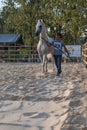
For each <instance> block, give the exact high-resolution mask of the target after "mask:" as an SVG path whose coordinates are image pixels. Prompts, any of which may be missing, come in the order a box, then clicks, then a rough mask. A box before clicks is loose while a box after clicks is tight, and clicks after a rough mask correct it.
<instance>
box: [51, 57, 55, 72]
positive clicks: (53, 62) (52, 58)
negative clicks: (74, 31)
mask: <svg viewBox="0 0 87 130" xmlns="http://www.w3.org/2000/svg"><path fill="white" fill-rule="evenodd" d="M51 60H52V68H53V72H54V71H55V66H54V64H55V61H54V57H53V55H52V57H51Z"/></svg>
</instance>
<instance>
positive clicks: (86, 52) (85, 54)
mask: <svg viewBox="0 0 87 130" xmlns="http://www.w3.org/2000/svg"><path fill="white" fill-rule="evenodd" d="M82 59H83V63H84V64H85V66H86V67H87V42H86V43H85V44H84V45H83V47H82Z"/></svg>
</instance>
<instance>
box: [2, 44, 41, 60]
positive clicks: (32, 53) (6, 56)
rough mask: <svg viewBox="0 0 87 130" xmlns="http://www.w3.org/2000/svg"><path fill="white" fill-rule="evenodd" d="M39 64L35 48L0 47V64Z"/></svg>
mask: <svg viewBox="0 0 87 130" xmlns="http://www.w3.org/2000/svg"><path fill="white" fill-rule="evenodd" d="M19 61H22V62H39V61H40V60H39V57H38V53H37V50H36V48H35V46H32V47H31V46H21V47H19V46H4V47H3V46H0V62H19Z"/></svg>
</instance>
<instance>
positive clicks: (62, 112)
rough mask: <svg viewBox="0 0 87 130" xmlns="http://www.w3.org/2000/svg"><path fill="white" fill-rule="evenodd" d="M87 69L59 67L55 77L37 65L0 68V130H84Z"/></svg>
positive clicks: (2, 65)
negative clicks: (59, 73)
mask: <svg viewBox="0 0 87 130" xmlns="http://www.w3.org/2000/svg"><path fill="white" fill-rule="evenodd" d="M86 86H87V69H86V68H85V67H84V65H83V64H81V63H79V64H74V63H72V64H63V65H62V74H61V75H60V76H59V77H58V76H55V73H54V72H52V70H51V65H49V73H47V74H42V73H41V64H30V63H5V64H2V63H1V64H0V101H1V102H0V130H2V129H3V130H9V129H12V130H86V128H87V127H86V126H87V114H86V113H87V107H86V105H87V103H86V98H87V96H86V93H87V88H86Z"/></svg>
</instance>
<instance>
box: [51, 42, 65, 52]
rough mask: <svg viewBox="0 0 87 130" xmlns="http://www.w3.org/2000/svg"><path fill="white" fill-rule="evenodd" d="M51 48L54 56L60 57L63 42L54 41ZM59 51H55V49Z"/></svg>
mask: <svg viewBox="0 0 87 130" xmlns="http://www.w3.org/2000/svg"><path fill="white" fill-rule="evenodd" d="M52 44H53V46H54V55H62V51H61V50H62V47H63V46H64V42H63V40H57V41H56V40H55V41H54V42H52ZM56 47H57V48H59V49H57V48H56Z"/></svg>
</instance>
